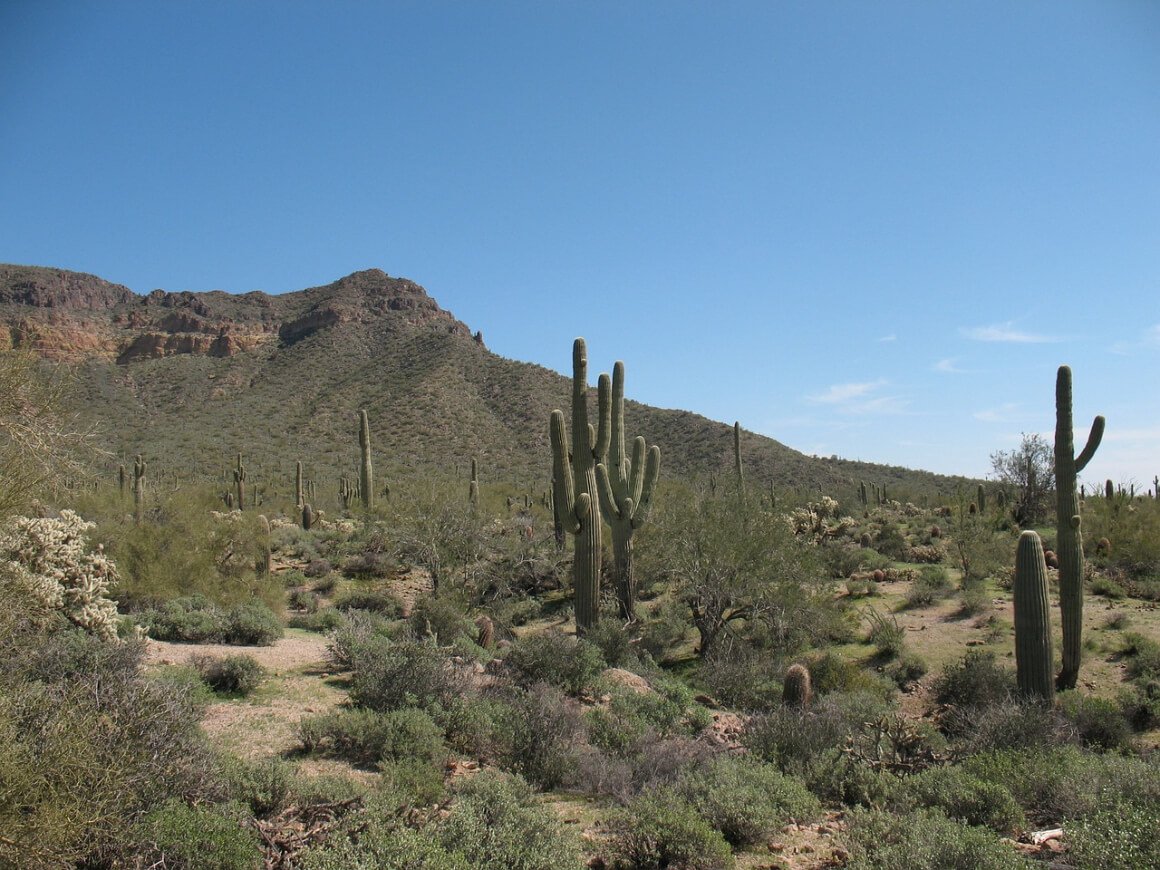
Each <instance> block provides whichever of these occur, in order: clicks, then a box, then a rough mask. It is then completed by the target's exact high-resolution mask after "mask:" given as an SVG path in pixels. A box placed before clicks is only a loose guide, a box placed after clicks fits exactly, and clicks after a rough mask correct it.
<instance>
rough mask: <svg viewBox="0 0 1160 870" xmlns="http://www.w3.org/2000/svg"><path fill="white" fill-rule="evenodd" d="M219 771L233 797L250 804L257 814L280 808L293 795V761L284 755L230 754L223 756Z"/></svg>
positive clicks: (263, 816) (260, 815)
mask: <svg viewBox="0 0 1160 870" xmlns="http://www.w3.org/2000/svg"><path fill="white" fill-rule="evenodd" d="M218 771H219V773H220V776H221V778H222V781H223V783H224V784H225V788H226V792H227V794H228V795H229V797H230V799H231V800H233V801H237V802H239V803H242V804H245V805H246V806H248V807H249V808H250V812H251V813H253V814H254V816H255V817H257V818H265V817H266V816H270V815H273V814H275V813H277V812H279V811H280V810H282V809H283V808H285V807H286V806H287V805H289V803H290V802H291V801H292V800H293V799H294V790H295V786H296V781H297V777H296V775H295V771H294V765H293V764H291V763H290V762H288V761H284V760H283V759H281V758H277V757H271V758H262V759H258V760H254V761H251V760H249V759H245V758H239V757H237V756H233V755H227V756H223V757H222V758H221V760H220V762H219V764H218Z"/></svg>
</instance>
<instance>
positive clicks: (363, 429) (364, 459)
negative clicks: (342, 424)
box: [358, 411, 375, 511]
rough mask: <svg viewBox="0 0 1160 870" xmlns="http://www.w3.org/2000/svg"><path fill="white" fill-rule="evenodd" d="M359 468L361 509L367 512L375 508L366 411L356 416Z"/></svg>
mask: <svg viewBox="0 0 1160 870" xmlns="http://www.w3.org/2000/svg"><path fill="white" fill-rule="evenodd" d="M358 448H359V466H358V482H359V488H360V489H361V491H362V503H363V507H364V508H366V509H367V510H368V511H369V510H372V509H373V508H374V506H375V472H374V468H373V467H372V466H371V424H370V420H368V419H367V412H366V411H359V414H358Z"/></svg>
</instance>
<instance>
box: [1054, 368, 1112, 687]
mask: <svg viewBox="0 0 1160 870" xmlns="http://www.w3.org/2000/svg"><path fill="white" fill-rule="evenodd" d="M1103 436H1104V418H1103V417H1096V418H1095V420H1094V421H1093V422H1092V428H1091V432H1090V433H1089V434H1088V440H1087V444H1085V445H1084V448H1083V450H1082V451H1081V452H1080V454H1079V456H1076V455H1075V442H1074V440H1073V439H1074V435H1073V433H1072V421H1071V369H1070V368H1068V367H1067V366H1060V367H1059V372H1058V373H1057V374H1056V376H1055V527H1056V545H1055V550H1056V555H1057V556H1058V557H1059V611H1060V616H1061V621H1062V625H1061V627H1062V628H1063V668H1062V669H1061V670H1060V672H1059V677H1058V678H1057V679H1056V685H1057V687H1058V688H1060V689H1074V688H1075V681H1076V678H1077V677H1078V676H1079V658H1080V639H1081V635H1082V633H1083V541H1082V540H1081V538H1080V531H1079V526H1080V519H1079V497H1078V496H1077V495H1076V489H1075V481H1076V475H1078V474H1079V473H1080V472H1081V471H1083V470H1084V468H1085V467H1086V466H1087V464H1088V462H1090V461H1091V458H1092V457H1093V456H1094V455H1095V452H1096V449H1097V448H1098V447H1099V446H1100V439H1101V438H1103Z"/></svg>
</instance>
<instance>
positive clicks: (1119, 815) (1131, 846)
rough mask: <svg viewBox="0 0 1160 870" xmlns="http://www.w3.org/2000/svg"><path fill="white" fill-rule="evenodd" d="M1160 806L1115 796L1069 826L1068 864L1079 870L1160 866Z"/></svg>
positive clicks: (1148, 869)
mask: <svg viewBox="0 0 1160 870" xmlns="http://www.w3.org/2000/svg"><path fill="white" fill-rule="evenodd" d="M1158 813H1160V805H1158V804H1156V803H1151V804H1147V803H1135V802H1131V801H1124V800H1122V799H1116V800H1113V801H1110V802H1108V803H1107V804H1105V805H1104V806H1101V807H1100V808H1099V809H1098V810H1096V811H1095V812H1093V813H1092V814H1091V815H1088V816H1085V817H1084V818H1081V819H1078V820H1077V821H1076V822H1074V823H1072V824H1071V825H1068V827H1067V844H1068V847H1067V858H1068V863H1070V864H1072V865H1073V866H1075V867H1076V868H1078V870H1154V868H1156V867H1160V837H1157V836H1156V819H1157V817H1158V815H1157V814H1158Z"/></svg>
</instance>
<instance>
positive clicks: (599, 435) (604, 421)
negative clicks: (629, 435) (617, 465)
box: [592, 374, 624, 462]
mask: <svg viewBox="0 0 1160 870" xmlns="http://www.w3.org/2000/svg"><path fill="white" fill-rule="evenodd" d="M609 393H610V390H609V384H608V375H606V374H601V375H600V378H599V380H598V381H597V387H596V397H597V408H598V415H597V416H598V418H599V419H598V421H597V422H598V423H599V424H600V428H599V429H597V430H596V437H595V439H594V441H593V444H592V458H593V460H594V461H596V462H603V461H604V457H606V456H607V455H608V447H609V444H610V443H611V440H612V429H611V414H610V411H611V408H612V399H611V396H610V395H609ZM620 455H621V456H622V457H623V456H624V442H623V439H622V441H621V445H620Z"/></svg>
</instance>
